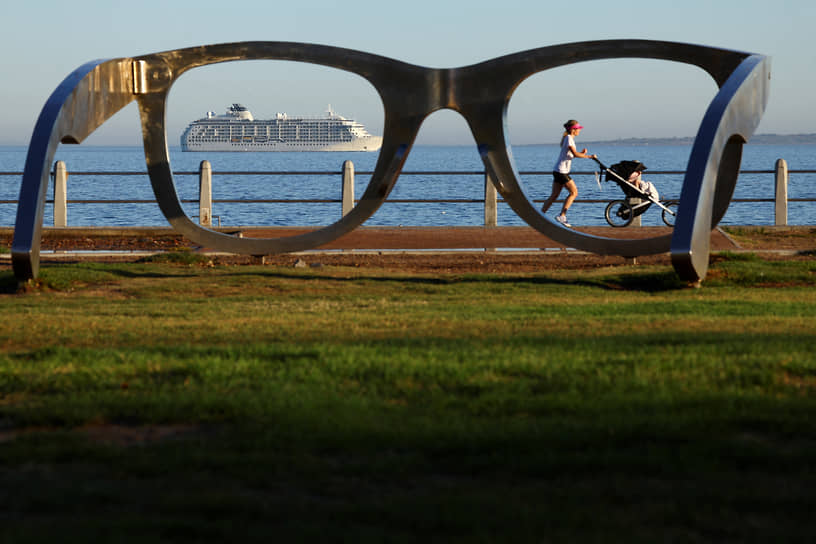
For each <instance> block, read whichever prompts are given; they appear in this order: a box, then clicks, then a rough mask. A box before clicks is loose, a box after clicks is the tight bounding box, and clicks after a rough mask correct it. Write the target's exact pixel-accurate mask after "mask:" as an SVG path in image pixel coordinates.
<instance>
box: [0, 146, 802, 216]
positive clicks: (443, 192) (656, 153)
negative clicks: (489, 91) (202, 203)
mask: <svg viewBox="0 0 816 544" xmlns="http://www.w3.org/2000/svg"><path fill="white" fill-rule="evenodd" d="M579 145H580V142H579ZM590 151H591V152H592V153H597V154H598V155H599V157H600V158H601V160H602V161H603V162H604V163H605V164H607V165H608V164H612V163H615V162H617V161H620V160H627V159H636V160H640V161H642V162H643V163H645V164H646V165H647V166H648V170H647V171H646V172H645V175H644V179H646V180H648V181H651V182H653V183H654V184H655V185H656V186H657V188H658V190H659V192H660V195H661V198H662V199H671V198H677V197H678V196H679V194H680V188H681V185H682V175H681V174H655V173H654V172H656V171H683V170H685V168H686V163H687V161H688V156H689V153H690V146H673V145H612V144H606V145H599V144H596V145H593V146H592V147H591V149H590ZM557 152H558V149H557V147H556V146H552V145H546V146H522V147H515V148H514V149H513V155H514V160H515V161H516V165H517V168H518V170H519V171H520V172H521V173H522V181H523V185H524V190H525V192H526V193H527V195H528V196H529V197H530V198H531V199H533V200H543V199H545V198H546V197H547V196H548V195H549V191H550V188H551V184H552V177H551V175H550V174H549V172H550V171H551V169H552V164H553V162H554V160H555V157H556V155H557ZM25 154H26V148H25V147H22V146H20V147H0V173H3V174H2V175H0V201H3V200H16V199H17V198H18V196H19V186H20V179H21V176H20V175H19V173H20V172H22V170H23V166H24V162H25ZM780 158H783V159H785V160H786V161H787V163H788V168H789V170H792V171H796V170H816V145H805V144H802V145H750V144H749V145H747V146H745V149H744V152H743V160H742V166H741V170H743V171H745V170H763V171H772V170H773V168H774V165H775V163H776V160H777V159H780ZM56 159H57V160H63V161H65V163H66V165H67V169H68V171H69V178H68V199H69V200H84V199H96V200H105V199H117V200H130V199H133V200H149V199H153V198H154V197H153V193H152V189H151V187H150V182H149V178H148V177H147V175H146V174H142V175H129V176H122V175H116V174H113V173H112V174H104V175H87V174H83V172H95V173H100V172H141V173H143V172H145V170H146V168H145V163H144V155H143V153H142V150H141V148H139V147H85V146H71V145H62V146H60V148H59V149H58V151H57V156H56ZM204 159H207V160H209V161H210V163H211V164H212V169H213V199H214V200H216V201H217V200H218V199H243V200H252V199H273V198H274V199H279V198H286V199H310V198H312V199H339V198H340V191H341V176H340V172H341V170H342V165H343V161H345V160H351V161H353V162H354V166H355V170H356V172H357V175H356V180H355V181H356V183H355V189H356V190H355V193H356V196H357V197H359V196H360V195H362V193H363V191H364V189H365V185H366V183H367V181H368V178H369V177H370V176H368V175H366V174H365V173H364V172H371V171H372V170H373V169H374V165H375V162H376V159H377V154H376V153H183V152H181V151H180V150H178V149H171V163H172V164H171V167H172V169H173V171H174V172H181V173H182V174H177V175H176V188H177V191H178V193H179V196H180V197H181V198H182V199H186V200H197V199H198V176H197V174H196V172H197V171H198V168H199V163H200V162H201V161H202V160H204ZM595 170H597V167H596V166H595V163H594V162H592V161H589V160H581V159H576V160H575V161H574V162H573V177H574V178H575V180H576V182H577V184H578V189H579V195H578V202H576V203H575V204H574V205H573V207H572V208H571V209H570V221H571V222H572V224H573V225H606V221H605V219H604V216H603V214H604V209H605V207H606V203H605V202H606V201H610V200H616V199H619V198H621V197H622V193H621V191H620V189H619V188H618V187H617V186H616V185H614V184H612V183H605V182H604V183H601V184H600V186H599V184H598V183H597V182H596V179H595V176H594V174H593V172H594V171H595ZM245 171H250V172H267V171H273V172H285V171H289V172H291V171H298V172H302V171H308V172H331V174H330V175H317V174H316V175H310V176H303V175H272V176H270V175H238V174H236V172H245ZM436 171H455V172H462V173H460V174H442V173H440V174H434V173H433V172H436ZM412 172H421V174H412ZM481 172H482V163H481V160H480V158H479V156H478V153H477V151H476V148H475V146H439V147H436V146H417V147H415V148H414V149H413V150H412V151H411V154H410V156H409V158H408V160H407V162H406V165H405V168H404V169H403V174H402V175H401V177H400V179H399V180H398V182H397V184H396V186H395V188H394V191H393V192H392V193H391V195H390V196H389V200H400V199H408V200H411V199H421V200H434V199H481V198H483V196H484V175H483V174H482V173H481ZM529 172H537V173H536V174H532V173H529ZM6 173H13V174H12V175H7V174H6ZM52 195H53V188H49V199H50V198H51V196H52ZM788 196H789V198H806V199H808V198H810V199H816V173H796V172H794V173H792V174H791V176H790V183H789V187H788ZM773 197H774V176H773V174H772V173H742V174H741V175H740V178H739V181H738V183H737V188H736V192H735V194H734V198H735V199H741V198H761V199H772V198H773ZM582 199H589V200H603V201H604V202H581V200H582ZM184 206H185V210H187V212H188V215H190V216H191V217H193V218H194V219H196V221H197V217H198V204H197V202H187V203H185V204H184ZM559 208H560V207H559V205H558V204H556V205H554V206H553V208H552V209H551V212H550V213H555V212H557V210H558V209H559ZM483 210H484V208H483V205H482V204H481V203H444V202H422V203H393V202H389V201H386V203H385V204H383V206H382V207H381V208H380V209H379V210H378V211H377V212H376V213H375V214H374V215H373V216H372V217H371V218H370V219H369V220H368V221H367V222H366V224H367V225H406V226H408V225H412V226H413V225H420V226H456V225H481V224H483V222H484V211H483ZM212 213H213V216H214V218H215V219H216V220H219V221H220V223H221V224H222V225H225V226H233V225H235V226H237V225H259V226H269V225H315V226H316V225H325V224H329V223H331V222H333V221H335V220H337V219H338V218H339V217H340V203H339V202H336V203H335V202H331V203H247V202H240V203H221V202H215V203H214V205H213V212H212ZM15 214H16V204H14V203H0V226H13V225H14V221H15ZM498 215H499V224H500V225H522V224H524V223H523V221H522V220H520V219H519V218H518V217H517V216H516V215H515V213H514V212H513V211H512V210H511V209H510V208H509V207H508V206H507V205H504V204H501V203H500V204H499V211H498ZM773 215H774V206H773V203H772V202H760V203H756V202H750V203H741V202H732V204H731V206H730V207H729V210H728V212H727V214H726V216H725V218H724V220H723V222H722V224H727V225H728V224H730V225H772V224H773V222H774V217H773ZM642 221H643V224H644V225H660V224H662V222H661V219H660V210H659V208H657V207H654V206H653V207H652V209H650V210H647V211H646V213H644V214H643V216H642ZM45 222H46V224H47V225H48V224H52V222H53V211H52V208H51V205H50V204H49V205H47V206H46V217H45ZM788 222H789V224H791V225H814V224H816V202H791V203H789V205H788ZM68 224H69V226H142V225H145V226H164V225H166V224H167V222H166V220H165V219H164V217H163V216H162V214H161V212H160V211H159V209H158V206H157V205H156V204H155V203H128V204H109V203H104V204H83V203H72V204H69V205H68Z"/></svg>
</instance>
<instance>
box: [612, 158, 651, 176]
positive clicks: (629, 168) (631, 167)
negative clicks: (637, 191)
mask: <svg viewBox="0 0 816 544" xmlns="http://www.w3.org/2000/svg"><path fill="white" fill-rule="evenodd" d="M609 170H611V171H612V172H614V173H615V174H617V175H618V176H620V177H621V178H623V180H624V181H626V180H628V179H629V176H631V175H632V172H643V171H644V170H646V165H645V164H643V163H642V162H640V161H621V162H618V163H615V164H613V165H612V166H610V167H609ZM616 179H617V178H615V177H614V176H612V175H610V173H609V172H607V173H606V180H607V181H616Z"/></svg>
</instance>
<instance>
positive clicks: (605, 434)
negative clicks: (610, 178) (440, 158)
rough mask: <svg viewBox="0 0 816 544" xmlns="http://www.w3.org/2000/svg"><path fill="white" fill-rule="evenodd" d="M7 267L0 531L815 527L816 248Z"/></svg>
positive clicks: (174, 536) (741, 536)
mask: <svg viewBox="0 0 816 544" xmlns="http://www.w3.org/2000/svg"><path fill="white" fill-rule="evenodd" d="M703 285H704V287H703V288H702V289H691V288H687V287H685V286H684V285H683V284H682V283H680V282H679V281H678V280H677V279H676V276H675V274H674V272H673V271H672V270H671V268H670V267H646V266H641V267H615V268H604V269H599V270H590V271H576V270H568V271H561V272H547V273H542V274H501V275H487V274H484V275H482V274H475V275H436V276H434V275H418V274H397V273H394V272H385V271H382V270H374V269H362V270H361V269H353V268H333V267H324V268H317V269H315V268H309V269H293V268H272V267H261V266H257V267H253V266H238V267H229V266H215V267H208V266H203V265H200V264H198V263H196V262H195V260H194V259H192V260H191V262H189V263H188V262H185V260H184V259H179V260H178V262H146V263H140V264H133V263H131V264H104V265H103V264H70V265H63V266H55V265H49V266H48V267H46V268H44V269H43V270H42V284H41V285H39V286H37V287H36V288H29V289H28V290H27V291H26V292H24V293H21V292H17V291H16V286H15V284H14V280H13V278H12V275H11V273H10V272H8V271H5V272H0V286H3V287H2V288H3V289H4V290H5V291H4V293H2V294H0V524H2V525H0V527H2V529H0V542H15V543H17V542H47V541H54V542H72V541H77V542H80V541H81V542H89V541H95V542H99V541H103V542H105V541H114V542H202V541H213V542H255V541H259V542H270V541H281V542H292V541H317V542H331V541H342V542H427V541H430V542H493V541H500V542H595V541H601V542H610V541H614V542H656V541H659V542H666V541H668V542H713V541H716V542H722V541H733V542H785V541H795V542H804V541H809V540H813V539H814V537H816V529H815V528H814V525H813V521H812V512H813V508H814V504H816V422H814V416H816V356H814V355H813V354H814V351H816V320H814V317H816V288H815V287H816V260H808V261H798V262H766V261H763V260H762V259H759V258H757V257H754V256H750V255H749V256H741V255H729V254H725V255H722V256H718V257H717V258H716V262H715V263H713V265H712V267H711V270H710V272H709V278H708V279H707V280H706V281H705V282H704V284H703Z"/></svg>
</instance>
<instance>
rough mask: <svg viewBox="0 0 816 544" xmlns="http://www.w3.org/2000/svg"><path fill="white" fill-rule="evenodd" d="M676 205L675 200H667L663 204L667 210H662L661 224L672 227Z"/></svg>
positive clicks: (675, 214)
mask: <svg viewBox="0 0 816 544" xmlns="http://www.w3.org/2000/svg"><path fill="white" fill-rule="evenodd" d="M677 204H678V202H677V201H676V200H667V201H666V202H664V203H663V205H664V206H666V208H668V210H663V222H664V223H666V224H667V225H668V226H670V227H673V226H674V220H675V219H677Z"/></svg>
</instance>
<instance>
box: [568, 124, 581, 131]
mask: <svg viewBox="0 0 816 544" xmlns="http://www.w3.org/2000/svg"><path fill="white" fill-rule="evenodd" d="M581 128H584V127H583V125H578V124H575V125H572V126H571V127H570V130H578V129H581Z"/></svg>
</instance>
